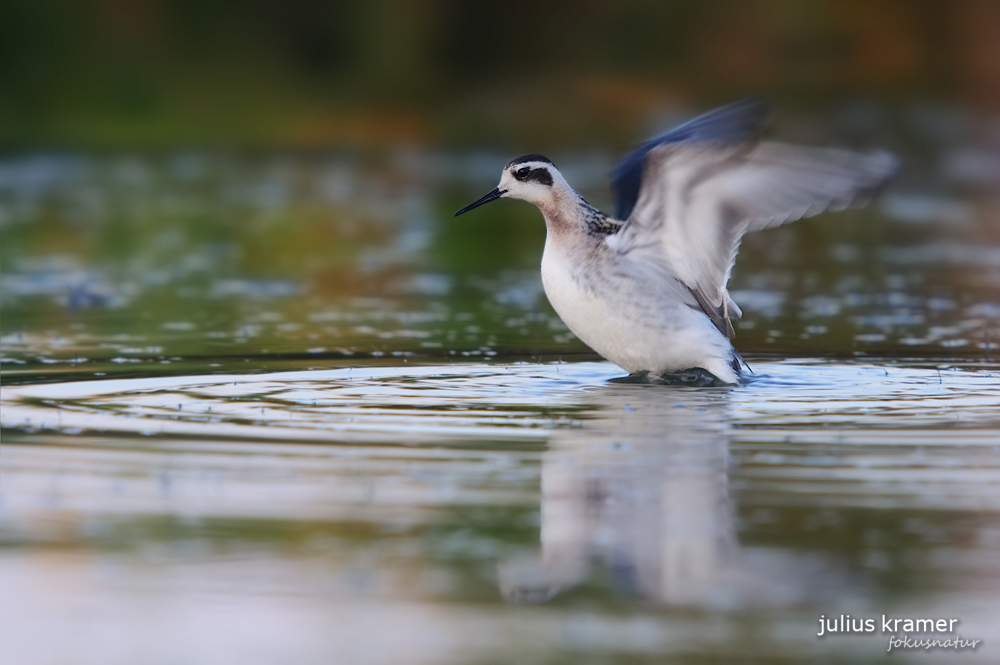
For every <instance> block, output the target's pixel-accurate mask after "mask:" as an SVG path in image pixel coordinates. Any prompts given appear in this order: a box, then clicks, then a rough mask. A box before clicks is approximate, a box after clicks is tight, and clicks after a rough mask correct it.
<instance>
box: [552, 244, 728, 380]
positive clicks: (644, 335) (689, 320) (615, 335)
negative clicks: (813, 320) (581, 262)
mask: <svg viewBox="0 0 1000 665" xmlns="http://www.w3.org/2000/svg"><path fill="white" fill-rule="evenodd" d="M542 285H543V286H544V288H545V295H546V296H547V297H548V299H549V302H550V303H551V304H552V307H553V309H555V310H556V313H557V314H559V317H560V318H561V319H562V320H563V322H564V323H565V324H566V326H567V327H568V328H569V329H570V330H571V331H572V332H573V334H574V335H576V336H577V337H579V338H580V340H581V341H582V342H583V343H584V344H586V345H587V346H589V347H590V348H592V349H593V350H594V351H596V352H597V353H599V354H600V355H601V356H603V357H605V358H607V359H608V360H610V361H611V362H613V363H615V364H616V365H618V366H619V367H621V368H622V369H625V370H627V371H629V372H639V371H643V370H650V371H678V370H682V369H687V368H690V367H704V368H705V369H708V370H709V371H711V372H712V373H714V374H716V376H719V377H720V378H723V380H729V378H730V377H729V374H731V373H732V371H731V370H730V369H728V364H729V358H730V357H731V354H732V347H731V345H730V344H729V340H728V339H726V338H725V336H723V335H722V334H721V333H719V331H718V330H717V329H716V328H715V326H714V325H712V323H711V322H710V321H709V320H708V318H707V317H706V316H704V315H703V314H701V313H700V312H696V311H694V310H692V309H691V308H690V307H688V306H687V305H684V304H682V303H679V302H669V301H665V300H661V298H659V297H658V295H657V293H656V292H655V286H653V285H644V284H641V283H640V282H638V281H631V280H620V279H619V280H617V281H615V280H614V279H610V280H594V281H593V283H592V284H591V285H590V286H591V288H585V287H583V286H582V285H581V283H580V281H579V280H578V279H576V278H575V277H574V275H573V273H572V268H571V267H570V266H569V265H567V263H566V262H565V260H560V258H556V257H550V256H548V255H546V256H544V257H543V260H542ZM721 374H726V376H725V377H723V376H721Z"/></svg>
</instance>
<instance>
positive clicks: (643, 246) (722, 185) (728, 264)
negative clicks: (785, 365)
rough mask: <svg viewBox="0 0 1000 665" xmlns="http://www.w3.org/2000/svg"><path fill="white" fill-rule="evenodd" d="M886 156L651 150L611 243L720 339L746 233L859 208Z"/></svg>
mask: <svg viewBox="0 0 1000 665" xmlns="http://www.w3.org/2000/svg"><path fill="white" fill-rule="evenodd" d="M896 168H897V161H896V159H895V158H894V157H893V156H892V155H890V154H888V153H884V152H878V153H872V154H860V153H855V152H850V151H846V150H837V149H830V148H807V147H798V146H790V145H784V144H780V143H746V142H733V141H697V140H695V141H683V142H678V143H670V144H666V145H661V146H657V147H654V148H653V149H652V150H650V151H648V154H647V155H646V160H645V168H644V171H643V175H642V188H641V190H640V193H639V198H638V201H637V203H636V205H635V208H634V210H633V211H632V214H631V216H630V217H629V218H628V220H627V223H626V225H625V226H624V227H623V228H622V230H621V231H620V232H619V234H618V235H617V237H616V238H615V241H614V242H613V246H614V247H615V248H616V249H617V250H618V251H620V252H622V253H634V256H635V257H636V258H639V259H643V260H648V261H654V262H657V263H660V264H665V267H666V268H667V269H668V270H669V271H670V272H671V273H672V274H673V275H674V277H676V278H677V279H678V280H680V281H681V282H682V283H683V284H684V285H685V286H687V288H688V289H690V290H691V293H692V294H693V295H694V297H695V298H696V299H697V300H698V303H699V304H700V305H701V308H702V309H703V310H704V311H705V313H706V314H708V316H709V318H711V319H712V321H713V322H714V323H715V325H716V326H717V327H718V328H719V330H721V331H722V332H723V333H724V334H727V335H729V336H732V334H733V328H732V324H731V323H730V318H731V317H733V318H738V317H739V315H740V311H739V308H737V307H736V305H735V303H733V301H732V300H731V299H730V297H729V293H728V291H726V283H727V282H728V281H729V274H730V272H731V271H732V268H733V263H734V262H735V260H736V252H737V250H738V249H739V245H740V240H741V238H742V237H743V235H744V234H745V233H748V232H750V231H759V230H761V229H766V228H769V227H772V226H778V225H780V224H784V223H785V222H791V221H794V220H797V219H802V218H803V217H811V216H812V215H816V214H819V213H821V212H824V211H827V210H840V209H843V208H845V207H847V206H849V205H852V204H857V203H862V202H864V201H865V200H866V199H867V198H868V197H869V196H870V195H871V194H872V193H873V192H874V191H875V190H876V189H877V188H878V187H880V186H881V185H882V184H884V183H885V182H886V180H887V179H888V178H890V177H891V176H892V175H893V174H894V173H895V171H896Z"/></svg>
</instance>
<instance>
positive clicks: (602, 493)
mask: <svg viewBox="0 0 1000 665" xmlns="http://www.w3.org/2000/svg"><path fill="white" fill-rule="evenodd" d="M587 395H588V401H590V402H591V405H592V408H593V409H594V410H595V412H596V413H597V417H595V418H594V419H593V420H589V421H587V423H586V427H585V428H583V429H581V430H559V431H557V432H554V433H553V436H552V437H551V438H550V444H549V450H548V452H546V453H545V456H544V459H543V462H542V473H541V487H542V507H541V554H540V555H539V556H538V557H534V558H522V559H519V560H511V561H508V562H506V563H505V564H503V565H502V566H501V571H500V585H501V589H502V591H503V593H504V594H505V595H506V596H507V597H508V598H511V599H514V600H519V601H529V602H530V601H541V600H546V599H548V598H551V597H552V596H554V595H555V594H556V593H558V592H559V591H560V590H563V589H566V588H567V587H570V586H572V585H574V584H576V583H578V582H581V581H582V580H583V579H584V578H585V576H586V575H587V573H588V564H589V563H590V561H591V560H594V559H597V560H600V561H601V562H602V563H603V565H604V566H606V567H607V569H608V572H609V573H610V576H611V580H612V584H613V585H614V586H615V587H616V588H618V589H619V590H620V591H625V592H629V593H636V594H639V595H642V596H644V597H647V598H650V599H652V600H654V601H656V602H658V603H662V604H665V605H670V606H677V605H680V606H707V607H714V608H732V607H744V606H748V605H751V606H759V605H767V606H775V605H777V606H783V605H787V604H789V603H794V602H797V601H799V600H801V598H802V597H803V593H804V592H805V591H806V589H804V588H803V585H805V584H806V577H805V572H806V570H805V569H806V568H811V567H813V565H812V562H806V561H795V560H793V559H792V558H791V557H790V556H789V555H788V554H779V553H777V552H775V551H768V550H750V549H747V548H742V547H740V546H739V544H738V542H737V539H736V535H735V526H734V517H733V506H732V503H731V501H730V499H729V496H728V492H727V460H728V453H729V438H730V437H729V431H730V422H731V418H730V415H729V399H730V396H731V391H729V390H724V389H721V390H720V389H708V390H704V389H701V390H699V389H673V390H664V389H662V388H658V387H653V386H616V387H606V388H598V389H594V390H592V391H589V392H588V393H587ZM811 572H816V571H815V570H813V571H811ZM797 573H802V574H801V575H799V574H797ZM826 579H827V581H829V579H830V576H829V575H827V576H826ZM811 591H812V593H813V600H815V599H816V598H815V593H816V592H817V591H818V590H817V589H811Z"/></svg>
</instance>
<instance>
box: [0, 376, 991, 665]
mask: <svg viewBox="0 0 1000 665" xmlns="http://www.w3.org/2000/svg"><path fill="white" fill-rule="evenodd" d="M751 363H752V364H753V366H754V369H755V371H756V372H757V379H756V380H755V381H753V382H751V383H749V384H748V385H746V386H743V387H740V388H735V389H722V390H719V389H689V388H664V387H660V386H637V385H620V384H609V383H608V379H610V378H612V377H615V376H620V374H621V372H620V370H618V369H617V368H615V367H613V366H611V365H610V364H607V363H566V364H544V365H539V364H528V363H521V364H515V365H506V364H497V365H491V364H449V365H438V366H416V367H415V366H403V367H399V366H397V367H365V368H359V367H356V368H354V369H353V370H350V369H342V370H335V369H327V370H322V371H289V372H280V373H265V374H242V375H235V374H234V375H228V376H227V375H220V374H213V375H201V376H183V377H157V378H147V379H141V378H139V379H111V380H101V381H75V382H73V381H66V382H61V383H44V384H34V385H21V386H17V385H14V386H9V385H4V386H3V387H2V388H0V426H2V427H3V437H4V439H3V444H4V445H3V450H2V453H0V588H2V589H3V590H4V595H3V602H0V626H3V631H0V632H2V633H3V639H0V662H3V663H5V664H6V663H8V662H9V663H18V664H19V665H20V664H21V663H25V664H35V663H37V664H38V665H42V664H47V663H64V662H72V663H74V664H76V663H82V664H84V665H86V664H89V663H93V664H94V665H109V664H110V663H123V664H125V663H127V664H128V665H131V664H132V663H145V662H150V663H160V662H178V663H195V664H200V663H204V664H205V665H218V664H219V663H220V662H232V663H240V665H246V664H247V663H273V662H276V661H277V660H279V659H280V660H281V661H282V662H295V663H316V664H317V665H319V664H320V663H323V664H325V663H332V662H336V663H342V662H350V663H355V662H359V663H373V664H377V665H381V664H383V663H385V664H389V663H391V664H393V665H396V664H398V663H407V664H409V663H428V664H431V663H433V664H434V665H439V664H441V663H470V662H491V663H492V662H496V663H500V662H622V661H627V662H658V663H659V662H690V658H689V657H690V654H693V653H697V654H702V655H703V656H704V657H703V658H702V659H701V660H699V662H705V663H732V662H736V661H741V660H746V659H747V658H752V659H754V660H755V661H759V662H795V663H799V662H819V661H822V660H823V659H824V658H825V659H826V660H827V662H829V661H830V660H831V659H834V658H836V659H839V660H838V661H837V662H861V661H867V660H869V659H871V658H873V657H877V654H878V653H880V652H881V651H882V650H883V649H884V648H885V645H884V644H883V643H882V636H881V635H874V636H867V637H865V636H854V635H851V636H844V637H843V638H835V637H831V638H829V639H817V638H816V626H817V624H816V619H817V617H818V616H819V615H820V614H821V613H824V612H825V613H827V615H828V616H829V615H833V616H836V615H837V614H839V613H841V612H844V613H849V614H851V615H852V616H857V617H862V616H865V617H877V616H879V615H880V614H881V613H883V612H885V613H889V614H893V615H895V616H927V617H935V616H940V617H958V618H960V619H961V624H960V625H959V627H960V629H961V634H962V636H963V637H969V638H976V639H983V640H984V641H986V644H988V645H992V644H998V643H1000V642H998V641H997V640H998V635H997V631H996V627H995V626H996V622H995V617H996V616H998V613H1000V607H998V601H997V599H998V598H1000V584H998V581H1000V560H998V558H997V555H996V552H997V551H998V545H1000V526H998V524H1000V521H998V518H997V515H998V514H1000V448H998V447H997V441H998V436H997V432H998V431H1000V416H998V412H997V409H996V405H997V404H998V403H1000V386H998V383H997V378H996V377H997V372H996V370H997V368H996V367H995V366H987V365H985V364H979V365H976V366H970V367H964V368H962V367H951V368H938V367H930V368H927V367H919V366H912V365H897V364H892V363H881V364H872V363H864V364H861V363H823V362H812V363H804V362H801V361H800V362H794V363H793V362H782V363H774V362H763V361H761V362H757V361H756V360H754V359H752V358H751ZM731 499H732V500H731ZM539 505H541V510H540V511H538V507H539ZM539 518H540V519H539ZM539 538H540V539H541V547H540V548H539V545H538V542H539ZM532 553H535V554H532ZM498 562H500V566H499V568H500V571H499V572H500V575H499V580H498V577H497V568H498ZM595 562H599V564H598V565H592V564H594V563H595ZM498 581H499V586H500V588H501V590H502V591H503V592H504V594H505V595H506V596H507V597H508V598H513V599H518V600H527V601H537V600H542V599H545V598H550V597H552V596H554V595H556V594H558V596H557V597H556V598H554V599H553V600H552V602H548V603H544V604H534V605H529V604H526V603H509V602H504V600H503V598H502V597H501V594H500V593H498V591H497V585H498ZM637 599H638V600H637ZM647 599H648V600H649V601H651V602H645V601H646V600H647ZM676 608H680V609H676ZM692 608H694V611H692ZM52 635H57V636H58V637H59V639H52ZM220 653H225V654H227V655H231V657H230V658H229V659H228V660H227V659H225V658H220V657H219V654H220ZM981 653H982V655H983V658H989V657H990V656H992V655H993V653H992V652H990V651H988V650H986V649H984V650H983V651H982V652H981ZM925 655H926V656H927V657H930V658H934V657H935V656H937V657H938V658H939V661H938V662H950V661H949V659H948V657H949V656H950V654H947V653H944V652H939V653H937V654H921V658H923V657H924V656H925ZM978 655H979V654H968V653H966V654H963V656H969V657H970V658H972V657H975V656H978ZM672 657H676V658H677V659H678V660H675V661H670V658H672ZM951 658H952V659H953V656H951ZM980 662H981V661H980Z"/></svg>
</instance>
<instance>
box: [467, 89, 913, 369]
mask: <svg viewBox="0 0 1000 665" xmlns="http://www.w3.org/2000/svg"><path fill="white" fill-rule="evenodd" d="M766 115H767V109H766V107H765V105H764V104H763V103H762V102H760V101H757V100H748V101H743V102H737V103H735V104H731V105H729V106H724V107H722V108H719V109H716V110H714V111H710V112H709V113H706V114H705V115H702V116H699V117H697V118H695V119H694V120H691V121H689V122H687V123H685V124H683V125H681V126H679V127H677V128H675V129H672V130H670V131H668V132H666V133H665V134H662V135H660V136H657V137H656V138H653V139H651V140H649V141H647V142H646V143H644V144H643V145H641V146H640V147H639V148H637V149H636V150H635V151H633V152H632V153H630V154H629V155H628V156H626V157H625V158H624V159H623V160H622V161H621V162H620V163H619V164H618V166H617V167H615V169H614V172H613V173H612V188H613V190H614V199H615V207H616V214H615V217H614V218H611V217H608V216H607V215H605V214H604V213H602V212H600V211H599V210H597V209H596V208H594V207H593V206H591V205H590V204H589V203H587V201H586V200H584V198H583V197H582V196H580V195H579V194H577V193H576V192H575V191H573V188H572V187H570V186H569V184H568V183H567V182H566V180H565V178H563V176H562V174H560V173H559V171H558V169H556V167H555V164H553V163H552V161H551V160H549V159H547V158H545V157H543V156H541V155H524V156H522V157H517V158H516V159H512V160H511V161H510V162H508V164H507V166H505V167H504V169H503V174H502V175H501V177H500V184H499V186H497V188H496V189H494V190H493V191H492V192H490V193H489V194H487V195H486V196H484V197H482V198H481V199H479V200H478V201H475V202H474V203H472V204H470V205H468V206H466V207H464V208H462V209H461V210H459V211H458V212H457V213H455V216H456V217H457V216H458V215H461V214H463V213H466V212H468V211H470V210H472V209H473V208H476V207H478V206H481V205H483V204H484V203H489V202H490V201H495V200H497V199H501V198H514V199H523V200H525V201H528V202H529V203H533V204H535V205H536V206H537V207H538V209H539V210H541V212H542V215H543V216H544V217H545V227H546V238H545V251H544V253H543V255H542V284H543V285H544V287H545V295H546V296H548V299H549V302H551V303H552V307H553V308H554V309H555V310H556V312H557V313H558V314H559V316H560V317H561V318H562V320H563V321H564V322H565V323H566V325H567V326H568V327H569V329H570V330H571V331H573V333H574V334H575V335H576V336H577V337H579V338H580V339H581V340H582V341H583V342H584V343H585V344H587V345H588V346H589V347H591V348H592V349H593V350H594V351H596V352H597V353H599V354H600V355H602V356H604V357H605V358H607V359H608V360H610V361H611V362H613V363H615V364H616V365H618V366H620V367H622V368H623V369H625V370H627V371H628V372H630V373H631V377H630V379H632V380H636V381H649V382H653V383H698V384H708V385H710V384H718V383H722V384H735V383H738V381H739V376H740V369H741V367H742V366H743V365H745V363H744V362H743V359H742V358H741V357H740V355H739V353H737V351H736V349H734V348H733V346H732V344H731V343H730V339H731V338H732V337H733V336H734V331H733V325H732V320H733V319H738V318H740V316H741V314H742V313H741V311H740V308H739V307H738V306H737V305H736V303H735V302H733V299H732V297H730V295H729V291H728V290H727V289H726V284H727V282H728V281H729V275H730V272H731V271H732V268H733V264H734V262H735V261H736V253H737V251H738V249H739V245H740V240H741V238H742V237H743V235H744V234H745V233H748V232H750V231H759V230H761V229H766V228H770V227H773V226H779V225H781V224H784V223H785V222H791V221H794V220H797V219H802V218H803V217H811V216H812V215H817V214H819V213H821V212H826V211H833V210H841V209H843V208H846V207H848V206H850V205H858V204H861V203H864V202H866V201H867V199H868V198H870V196H871V195H872V193H873V192H874V191H875V190H877V189H878V188H879V187H880V186H881V185H883V184H884V183H885V182H886V181H887V180H888V179H889V178H890V177H891V176H892V175H893V174H894V173H895V171H896V168H897V161H896V159H895V158H894V157H893V156H892V155H890V154H888V153H885V152H875V153H870V154H861V153H856V152H850V151H846V150H839V149H833V148H812V147H803V146H792V145H786V144H782V143H772V142H766V141H759V140H757V137H758V135H759V134H760V132H761V129H762V126H763V123H764V120H765V119H766Z"/></svg>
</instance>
